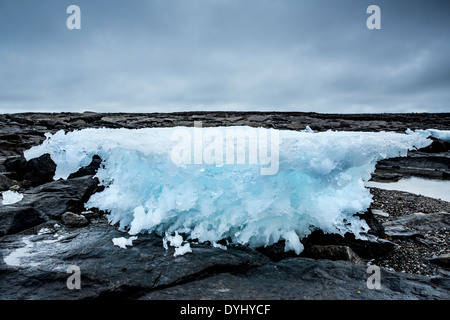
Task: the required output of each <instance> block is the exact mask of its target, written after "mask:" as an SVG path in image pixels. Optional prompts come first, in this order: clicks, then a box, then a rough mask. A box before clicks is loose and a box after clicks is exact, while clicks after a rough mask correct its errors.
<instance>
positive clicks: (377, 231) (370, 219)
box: [357, 208, 384, 237]
mask: <svg viewBox="0 0 450 320" xmlns="http://www.w3.org/2000/svg"><path fill="white" fill-rule="evenodd" d="M357 216H359V217H360V218H361V219H364V221H366V223H367V225H368V226H369V228H370V229H369V231H368V232H369V233H370V234H373V235H375V236H377V237H382V236H384V227H383V224H382V223H381V222H380V221H379V220H378V219H377V218H376V217H375V215H374V214H373V212H372V209H371V208H369V209H367V211H366V212H364V213H363V214H357Z"/></svg>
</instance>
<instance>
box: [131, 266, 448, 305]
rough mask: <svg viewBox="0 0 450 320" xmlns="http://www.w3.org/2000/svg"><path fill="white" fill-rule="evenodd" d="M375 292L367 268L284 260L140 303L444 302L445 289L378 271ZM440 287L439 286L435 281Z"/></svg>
mask: <svg viewBox="0 0 450 320" xmlns="http://www.w3.org/2000/svg"><path fill="white" fill-rule="evenodd" d="M380 272H381V277H380V283H381V289H380V290H376V289H369V288H368V287H367V278H368V277H369V276H370V275H371V274H370V273H367V267H366V266H362V265H359V264H353V263H349V262H346V261H331V260H313V259H309V258H288V259H284V260H282V261H280V262H278V263H266V264H264V265H262V266H259V267H256V268H252V269H249V270H248V272H246V273H245V274H236V273H220V274H217V275H214V276H211V277H207V278H205V279H200V280H197V281H192V282H187V283H184V284H179V285H175V286H170V287H166V288H163V289H160V290H152V291H151V292H149V293H147V294H146V295H143V296H141V297H140V299H142V300H165V299H186V300H191V299H192V300H193V299H195V300H203V299H206V300H208V299H213V300H236V299H244V300H279V299H283V300H329V299H331V300H410V299H421V300H424V299H444V300H445V299H448V297H449V293H450V292H449V290H450V287H448V286H444V285H442V286H438V287H436V285H435V283H436V282H437V281H440V279H441V278H438V279H434V280H431V279H430V278H428V277H426V276H416V275H408V274H403V273H395V272H391V271H388V270H386V269H384V268H381V269H380ZM441 283H442V282H441Z"/></svg>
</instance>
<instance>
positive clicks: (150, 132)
mask: <svg viewBox="0 0 450 320" xmlns="http://www.w3.org/2000/svg"><path fill="white" fill-rule="evenodd" d="M233 128H235V129H236V130H241V131H239V132H240V133H239V134H240V135H241V136H239V135H237V139H236V142H234V143H235V145H237V144H238V140H239V139H240V138H244V140H243V141H244V142H245V141H246V140H245V139H247V140H248V144H247V145H245V148H243V149H240V148H238V147H236V150H234V151H233V155H236V159H240V158H239V157H241V156H243V157H245V161H244V162H243V163H242V161H234V162H232V161H231V162H230V161H228V160H229V159H228V158H226V154H227V151H228V149H227V148H228V147H229V145H228V144H227V143H221V142H220V141H217V137H227V130H231V129H229V127H216V128H211V130H213V131H207V130H208V129H209V128H204V129H203V131H201V133H202V135H199V132H200V131H199V130H200V129H199V128H192V127H182V128H180V127H178V128H147V129H139V130H129V129H84V130H79V131H73V132H68V133H67V134H66V133H64V132H63V131H59V132H57V133H55V134H53V135H51V134H48V135H47V139H46V140H45V141H44V142H43V144H41V145H39V146H36V147H33V148H31V149H30V150H27V151H26V152H25V157H26V158H27V159H30V158H33V157H38V156H40V155H42V154H44V153H49V154H50V155H51V157H52V159H53V160H54V161H55V163H56V164H57V168H56V174H55V179H57V178H66V177H67V176H68V175H69V174H70V173H71V172H75V171H76V170H78V168H80V167H81V166H84V165H87V164H89V163H90V161H91V158H92V156H93V155H94V154H98V155H99V156H100V157H101V158H102V159H103V167H101V168H100V169H99V170H98V173H97V177H98V178H99V180H100V183H101V184H102V185H103V186H105V189H104V190H103V191H102V192H99V193H96V194H94V195H93V196H92V197H91V198H90V200H89V201H88V202H87V204H86V208H99V209H101V210H105V211H109V212H110V214H109V216H108V218H109V221H110V222H111V223H113V224H115V223H119V225H120V229H121V230H125V229H127V230H128V229H129V233H130V234H131V235H136V234H138V233H140V232H151V231H155V232H157V233H158V234H160V235H165V240H164V245H165V247H166V248H168V243H170V245H171V246H173V247H175V248H176V249H175V250H176V254H177V255H178V254H182V253H186V252H190V250H191V248H190V246H189V243H185V242H186V240H189V239H190V240H194V239H197V240H198V241H199V242H206V241H209V242H211V243H217V242H218V241H219V240H221V239H226V238H227V239H230V240H231V242H232V243H240V244H247V245H249V246H251V247H258V246H266V245H270V244H273V243H276V242H278V241H279V240H282V239H284V240H285V242H286V247H285V249H286V250H289V249H292V250H295V252H297V253H300V252H301V251H302V250H303V245H302V244H301V242H300V239H301V238H302V237H304V236H306V235H308V234H309V233H310V232H311V230H313V229H315V228H318V229H322V230H323V231H324V232H327V233H339V234H345V233H346V232H351V233H353V234H355V235H356V236H357V237H363V235H362V234H361V233H363V232H365V231H367V230H368V226H367V224H366V223H365V222H364V221H363V220H360V219H359V218H358V217H354V214H355V213H357V212H362V211H364V210H366V209H367V208H368V207H369V205H370V203H371V201H372V195H371V194H370V192H369V189H367V188H366V187H365V186H364V183H365V182H366V181H367V180H368V179H369V178H370V175H371V173H372V172H373V171H374V170H375V164H376V162H377V161H378V160H381V159H385V158H389V157H398V156H406V154H407V151H408V150H410V149H414V148H422V147H425V146H428V145H429V144H430V143H431V140H430V139H427V136H426V135H424V134H422V133H420V132H408V134H401V133H393V132H376V133H375V132H334V131H327V132H319V133H314V132H312V130H305V132H298V131H288V130H274V129H262V128H249V127H233ZM196 130H197V131H196ZM233 130H234V129H233ZM180 132H181V133H184V134H185V136H183V135H180ZM174 136H175V137H176V139H174ZM211 137H215V139H211ZM261 137H263V138H267V139H266V142H267V140H269V141H270V143H268V145H264V144H262V142H264V139H262V138H261ZM269 137H270V139H271V140H270V139H268V138H269ZM274 137H277V138H278V139H277V140H275V139H272V138H274ZM213 140H214V142H213ZM180 141H184V142H185V143H187V144H188V142H189V143H191V144H189V145H190V146H192V149H189V150H187V151H188V152H187V153H185V154H181V155H180V154H178V156H179V157H178V158H177V157H174V150H176V151H177V152H179V151H180V150H182V151H184V152H186V149H184V150H183V148H180V143H181V142H180ZM198 145H200V146H202V147H203V149H200V150H198V148H197V146H198ZM250 145H251V146H254V145H257V146H258V148H257V150H256V151H257V153H254V154H251V151H252V150H253V151H255V150H254V149H252V147H250ZM221 148H222V149H221ZM191 151H192V152H191ZM202 151H203V153H202ZM199 152H200V153H199ZM234 152H235V154H234ZM264 153H266V154H264ZM269 155H270V156H269ZM221 156H223V158H221ZM174 158H175V159H176V160H177V161H178V160H180V159H181V160H184V162H182V163H180V162H179V161H178V162H177V161H174ZM211 159H212V160H214V161H211ZM189 160H192V161H191V162H189ZM241 160H242V159H241ZM271 165H274V166H273V167H272V169H273V168H275V169H277V170H276V171H272V172H271V174H264V173H263V172H262V170H261V169H262V168H267V167H269V166H271ZM174 233H175V235H174V236H172V235H173V234H174ZM179 233H182V234H184V235H185V240H184V241H183V238H182V237H181V235H180V234H179ZM180 238H181V239H180ZM183 243H184V244H183Z"/></svg>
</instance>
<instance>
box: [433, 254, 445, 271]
mask: <svg viewBox="0 0 450 320" xmlns="http://www.w3.org/2000/svg"><path fill="white" fill-rule="evenodd" d="M429 261H430V262H432V263H434V264H436V265H438V266H440V267H443V268H445V269H450V253H446V254H441V255H440V256H437V257H434V258H431V259H429Z"/></svg>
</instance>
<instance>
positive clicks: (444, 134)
mask: <svg viewBox="0 0 450 320" xmlns="http://www.w3.org/2000/svg"><path fill="white" fill-rule="evenodd" d="M411 132H413V131H412V130H410V129H408V130H406V133H407V134H410V133H411ZM415 132H416V133H420V134H423V135H424V136H425V137H430V136H431V137H434V138H436V139H439V140H442V141H445V142H448V143H450V130H437V129H426V130H415Z"/></svg>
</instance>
